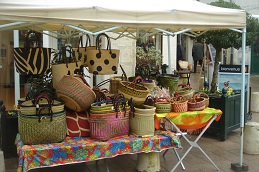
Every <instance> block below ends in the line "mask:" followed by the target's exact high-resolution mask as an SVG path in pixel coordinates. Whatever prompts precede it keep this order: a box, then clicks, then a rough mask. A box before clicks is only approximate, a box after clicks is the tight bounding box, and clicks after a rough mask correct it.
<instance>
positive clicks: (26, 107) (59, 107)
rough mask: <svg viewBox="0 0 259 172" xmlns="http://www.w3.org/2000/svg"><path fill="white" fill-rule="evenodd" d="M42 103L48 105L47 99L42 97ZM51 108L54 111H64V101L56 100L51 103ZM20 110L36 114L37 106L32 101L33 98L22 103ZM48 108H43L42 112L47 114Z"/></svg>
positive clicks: (24, 112)
mask: <svg viewBox="0 0 259 172" xmlns="http://www.w3.org/2000/svg"><path fill="white" fill-rule="evenodd" d="M39 104H40V105H42V106H44V105H48V102H47V100H46V99H42V100H40V102H39ZM51 110H52V112H53V113H58V112H62V111H64V103H62V102H60V101H57V100H54V102H53V104H52V105H51ZM20 111H21V113H22V114H24V115H35V114H36V106H35V105H34V104H33V103H32V101H31V100H28V101H25V102H23V103H22V104H21V105H20ZM47 113H48V110H47V109H46V110H43V111H42V114H47Z"/></svg>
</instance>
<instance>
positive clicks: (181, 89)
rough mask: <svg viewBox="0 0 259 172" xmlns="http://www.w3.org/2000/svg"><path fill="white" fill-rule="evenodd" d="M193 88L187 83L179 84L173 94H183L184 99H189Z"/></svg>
mask: <svg viewBox="0 0 259 172" xmlns="http://www.w3.org/2000/svg"><path fill="white" fill-rule="evenodd" d="M193 94H194V90H193V89H192V88H191V87H190V86H188V85H187V84H179V85H178V90H177V91H176V92H175V94H174V95H175V96H176V97H177V96H183V97H184V98H185V99H186V100H189V99H191V98H192V97H193Z"/></svg>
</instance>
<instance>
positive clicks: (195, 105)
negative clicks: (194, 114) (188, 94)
mask: <svg viewBox="0 0 259 172" xmlns="http://www.w3.org/2000/svg"><path fill="white" fill-rule="evenodd" d="M187 103H188V110H189V111H201V110H203V109H205V106H206V104H205V99H204V98H203V97H199V96H198V95H195V96H194V97H193V98H192V99H190V100H188V102H187Z"/></svg>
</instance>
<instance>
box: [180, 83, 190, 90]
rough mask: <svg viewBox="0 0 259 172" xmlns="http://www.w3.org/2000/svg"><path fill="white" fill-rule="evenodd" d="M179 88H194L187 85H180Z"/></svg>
mask: <svg viewBox="0 0 259 172" xmlns="http://www.w3.org/2000/svg"><path fill="white" fill-rule="evenodd" d="M178 87H182V88H188V89H192V88H191V87H190V86H189V85H187V84H178Z"/></svg>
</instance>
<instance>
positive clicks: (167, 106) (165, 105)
mask: <svg viewBox="0 0 259 172" xmlns="http://www.w3.org/2000/svg"><path fill="white" fill-rule="evenodd" d="M155 106H156V112H157V113H168V112H171V111H172V105H171V103H169V102H156V103H155Z"/></svg>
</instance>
